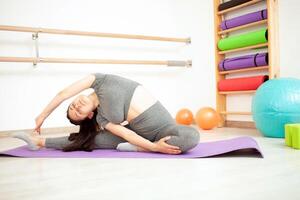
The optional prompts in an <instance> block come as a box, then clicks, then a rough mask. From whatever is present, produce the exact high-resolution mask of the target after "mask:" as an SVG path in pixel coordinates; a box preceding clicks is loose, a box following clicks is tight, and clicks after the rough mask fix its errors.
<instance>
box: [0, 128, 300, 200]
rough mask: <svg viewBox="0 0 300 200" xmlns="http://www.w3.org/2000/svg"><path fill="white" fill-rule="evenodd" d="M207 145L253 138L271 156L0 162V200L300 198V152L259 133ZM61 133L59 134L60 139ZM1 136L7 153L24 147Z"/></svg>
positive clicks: (220, 133)
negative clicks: (15, 148) (10, 149)
mask: <svg viewBox="0 0 300 200" xmlns="http://www.w3.org/2000/svg"><path fill="white" fill-rule="evenodd" d="M200 132H201V141H211V140H220V139H228V138H233V137H236V136H241V135H250V136H252V137H254V138H255V139H256V140H257V141H258V143H259V145H260V147H261V149H262V151H263V153H264V155H265V158H264V159H261V158H257V157H241V156H239V155H231V156H224V157H214V158H202V159H89V158H86V159H75V158H71V159H70V158H69V159H64V158H57V159H54V158H38V159H34V158H9V157H0V199H1V200H7V199H9V200H10V199H22V200H26V199H28V200H34V199H38V200H41V199H43V200H47V199H55V200H58V199H62V200H67V199H80V200H82V199H97V200H106V199H112V200H117V199H119V200H124V199H126V200H127V199H130V200H133V199H139V200H148V199H149V200H156V199H161V200H174V199H176V200H177V199H186V200H193V199H195V200H196V199H197V200H200V199H204V200H207V199H222V200H224V199H230V200H235V199H238V200H241V199H243V200H248V199H249V200H250V199H251V200H254V199H263V200H268V199H269V200H271V199H272V200H276V199H278V200H282V199H286V200H299V199H300V150H294V149H292V148H289V147H286V146H285V145H284V141H283V139H272V138H264V137H262V136H260V134H259V133H258V132H257V131H256V130H253V129H234V128H222V129H215V130H213V131H206V132H204V131H200ZM55 136H57V135H55ZM23 144H24V143H23V142H22V141H19V140H17V139H13V138H4V139H3V138H2V139H0V150H5V149H9V148H12V147H16V146H20V145H23Z"/></svg>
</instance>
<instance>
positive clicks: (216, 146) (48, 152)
mask: <svg viewBox="0 0 300 200" xmlns="http://www.w3.org/2000/svg"><path fill="white" fill-rule="evenodd" d="M243 149H251V150H254V151H241V152H242V153H243V155H245V156H249V155H253V154H254V153H255V155H258V156H260V157H263V154H262V152H261V150H260V148H259V146H258V144H257V142H256V141H255V140H254V139H253V138H251V137H238V138H233V139H228V140H220V141H215V142H204V143H199V144H198V145H197V146H196V147H195V148H193V149H191V150H190V151H188V152H186V153H183V154H178V155H170V154H162V153H153V152H121V151H117V150H114V149H97V150H94V151H92V152H85V151H73V152H63V151H60V150H55V149H47V148H43V149H41V150H38V151H30V150H28V148H27V146H21V147H18V148H15V149H11V150H7V151H3V152H0V156H14V157H26V158H204V157H211V156H217V155H222V154H226V153H229V152H233V151H238V150H243Z"/></svg>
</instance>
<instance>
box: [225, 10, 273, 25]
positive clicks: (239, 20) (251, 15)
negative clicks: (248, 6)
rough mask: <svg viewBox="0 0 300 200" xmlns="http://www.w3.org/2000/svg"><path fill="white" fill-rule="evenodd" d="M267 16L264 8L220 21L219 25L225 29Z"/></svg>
mask: <svg viewBox="0 0 300 200" xmlns="http://www.w3.org/2000/svg"><path fill="white" fill-rule="evenodd" d="M267 17H268V14H267V9H264V10H261V11H257V12H253V13H249V14H246V15H242V16H239V17H235V18H232V19H228V20H224V21H222V23H221V25H220V26H221V29H222V30H226V29H230V28H234V27H237V26H241V25H244V24H249V23H252V22H257V21H261V20H264V19H267Z"/></svg>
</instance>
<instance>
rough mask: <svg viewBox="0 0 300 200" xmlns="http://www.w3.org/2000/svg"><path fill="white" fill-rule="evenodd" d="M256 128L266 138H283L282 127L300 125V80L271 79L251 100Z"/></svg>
mask: <svg viewBox="0 0 300 200" xmlns="http://www.w3.org/2000/svg"><path fill="white" fill-rule="evenodd" d="M252 114H253V120H254V122H255V125H256V128H257V129H258V130H259V131H260V132H261V133H262V134H263V135H264V136H266V137H275V138H283V137H284V125H285V124H287V123H300V79H295V78H278V79H271V80H269V81H267V82H265V83H264V84H263V85H261V86H260V87H259V88H258V89H257V91H256V93H255V95H254V97H253V100H252Z"/></svg>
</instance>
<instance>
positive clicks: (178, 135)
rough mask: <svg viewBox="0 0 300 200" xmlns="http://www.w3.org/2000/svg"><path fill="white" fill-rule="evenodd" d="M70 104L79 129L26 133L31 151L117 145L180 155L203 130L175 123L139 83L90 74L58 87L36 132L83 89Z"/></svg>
mask: <svg viewBox="0 0 300 200" xmlns="http://www.w3.org/2000/svg"><path fill="white" fill-rule="evenodd" d="M88 88H93V89H94V92H93V93H91V94H90V95H88V96H85V95H79V96H77V97H76V98H75V100H74V101H73V102H72V103H71V104H70V105H69V107H68V110H67V118H68V119H69V120H70V122H71V123H72V124H74V125H79V132H78V133H72V134H71V135H70V136H69V137H68V136H66V137H56V138H41V137H37V136H29V135H27V134H24V133H20V132H19V133H15V134H13V136H14V137H17V138H20V139H23V140H24V141H26V142H27V143H28V145H29V148H30V149H32V150H37V149H39V148H41V147H46V148H55V149H61V150H63V151H75V150H84V151H92V150H93V149H118V150H120V151H151V152H161V153H167V154H180V153H182V152H186V151H188V150H190V149H192V148H194V147H195V146H196V145H197V144H198V142H199V133H198V131H197V130H196V129H194V128H192V127H190V126H184V125H177V124H176V122H175V120H174V119H173V118H172V116H171V115H170V113H169V112H168V111H167V110H166V109H165V108H164V107H163V105H162V104H161V103H160V102H159V101H157V100H156V99H155V98H154V97H153V96H151V95H150V93H149V92H148V91H147V90H146V89H145V88H144V87H143V86H142V85H140V84H139V83H137V82H135V81H132V80H129V79H126V78H123V77H120V76H117V75H112V74H101V73H97V74H91V75H89V76H87V77H85V78H83V79H81V80H79V81H77V82H75V83H73V84H72V85H70V86H69V87H67V88H65V89H64V90H62V91H61V92H59V93H58V94H57V95H56V96H55V97H54V98H53V99H52V101H51V102H50V103H49V104H48V105H47V106H46V108H45V109H44V110H43V112H42V113H41V114H40V115H39V116H38V117H37V118H36V120H35V121H36V127H35V131H36V132H38V133H40V127H41V126H42V124H43V122H44V120H45V119H46V118H47V117H48V116H49V115H50V114H51V112H52V111H53V110H54V109H55V108H56V107H58V106H59V105H60V104H61V103H62V102H63V101H64V100H66V99H69V98H70V97H73V96H74V95H77V94H78V93H80V92H82V91H83V90H85V89H88Z"/></svg>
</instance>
